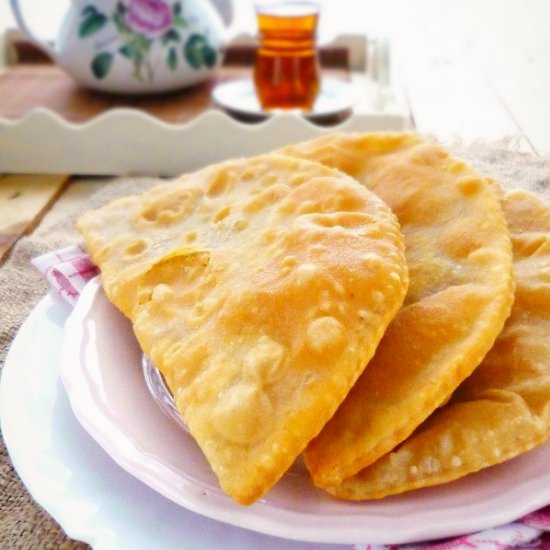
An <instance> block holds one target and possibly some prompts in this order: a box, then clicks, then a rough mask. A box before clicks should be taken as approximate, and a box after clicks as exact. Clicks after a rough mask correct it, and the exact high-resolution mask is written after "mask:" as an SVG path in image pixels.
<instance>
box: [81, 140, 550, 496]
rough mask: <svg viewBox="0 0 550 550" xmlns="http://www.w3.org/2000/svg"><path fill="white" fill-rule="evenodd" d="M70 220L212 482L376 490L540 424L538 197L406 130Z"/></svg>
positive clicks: (486, 458) (260, 163)
mask: <svg viewBox="0 0 550 550" xmlns="http://www.w3.org/2000/svg"><path fill="white" fill-rule="evenodd" d="M78 227H79V229H80V231H81V233H82V235H83V237H84V240H85V243H86V247H87V249H88V251H89V252H90V254H91V256H92V258H93V260H94V261H95V262H96V263H97V264H98V265H99V266H100V268H101V272H102V283H103V287H104V289H105V292H106V294H107V296H108V297H109V299H110V300H111V301H112V302H113V303H114V304H115V305H116V306H117V307H118V308H119V309H120V310H121V311H122V312H123V313H124V314H125V315H126V316H127V317H129V319H130V320H131V321H132V324H133V327H134V332H135V334H136V337H137V339H138V341H139V343H140V345H141V347H142V349H143V351H144V353H146V354H147V355H148V356H149V357H150V358H151V359H152V361H153V363H154V364H155V365H156V366H157V367H158V368H159V369H160V371H161V372H162V374H163V376H164V377H165V379H166V381H167V384H168V386H169V388H170V390H171V392H172V394H173V396H174V400H175V403H176V406H177V408H178V410H179V412H180V414H181V416H182V418H183V420H184V421H185V422H186V424H187V426H188V428H189V431H190V433H191V434H192V435H193V437H194V438H195V440H196V442H197V444H198V445H199V446H200V448H201V449H202V451H203V453H204V455H205V457H206V459H207V460H208V462H209V463H210V465H211V467H212V469H213V470H214V472H215V473H216V475H217V476H218V479H219V481H220V485H221V486H222V488H223V489H224V490H225V491H226V492H227V493H228V494H229V495H231V496H232V497H233V498H234V499H235V500H237V501H238V502H240V503H242V504H250V503H252V502H254V501H255V500H256V499H258V498H259V497H261V496H262V495H263V494H265V492H266V491H268V490H269V489H270V488H271V487H272V486H273V485H274V484H275V483H276V482H277V480H278V479H279V478H280V477H281V476H282V475H283V474H284V473H285V471H286V470H287V469H288V468H289V466H290V465H291V464H292V463H293V462H294V460H295V459H296V457H297V456H298V455H300V454H301V453H302V452H304V457H305V463H306V466H307V468H308V470H309V472H310V474H311V477H312V480H313V483H314V484H315V485H316V486H318V487H321V488H323V489H325V490H327V491H328V492H329V493H331V494H333V495H335V496H336V497H339V498H345V499H357V500H360V499H372V498H380V497H384V496H386V495H391V494H397V493H401V492H403V491H407V490H410V489H415V488H418V487H424V486H428V485H434V484H438V483H444V482H447V481H451V480H453V479H457V478H459V477H462V476H464V475H466V474H469V473H471V472H475V471H477V470H479V469H481V468H485V467H488V466H491V465H493V464H497V463H499V462H502V461H504V460H508V459H510V458H512V457H514V456H517V455H518V454H520V453H522V452H525V451H528V450H529V449H531V448H533V447H535V446H536V445H539V444H541V443H543V442H544V441H545V440H546V439H548V438H549V437H550V339H549V338H548V336H549V334H550V210H548V209H547V208H546V207H545V206H544V205H543V204H542V203H541V202H540V201H538V200H537V199H536V198H535V197H533V196H531V195H528V194H526V193H522V192H511V193H510V192H509V193H505V192H504V191H503V190H501V189H500V188H499V186H498V184H496V183H494V182H491V181H489V180H488V179H487V178H485V177H483V176H481V175H478V174H476V173H475V172H474V171H473V170H472V169H471V168H470V167H468V166H467V165H465V164H464V163H463V162H461V161H459V160H457V159H454V158H452V157H450V156H449V155H448V154H447V153H446V152H445V151H444V150H443V149H441V148H440V147H439V146H437V145H435V144H432V143H429V142H426V141H424V140H423V139H422V138H420V137H419V136H415V135H411V134H364V135H356V134H350V135H329V136H325V137H322V138H319V139H316V140H313V141H311V142H307V143H302V144H298V145H294V146H289V147H286V148H284V149H282V150H280V151H277V152H276V153H273V154H269V155H264V156H260V157H255V158H249V159H238V160H233V161H228V162H225V163H222V164H219V165H215V166H210V167H207V168H205V169H203V170H201V171H199V172H197V173H194V174H189V175H185V176H182V177H181V178H179V179H177V180H175V181H173V182H170V183H166V184H163V185H160V186H158V187H155V188H153V189H151V190H150V191H148V192H146V193H145V194H143V195H140V196H133V197H128V198H124V199H120V200H117V201H114V202H112V203H110V204H108V205H106V206H104V207H103V208H101V209H99V210H96V211H92V212H88V213H86V214H85V215H84V216H83V217H82V218H81V220H80V221H79V224H78Z"/></svg>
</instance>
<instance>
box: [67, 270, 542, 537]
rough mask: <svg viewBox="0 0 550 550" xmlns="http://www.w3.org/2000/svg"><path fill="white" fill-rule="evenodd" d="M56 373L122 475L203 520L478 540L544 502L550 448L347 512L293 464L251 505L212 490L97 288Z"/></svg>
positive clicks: (203, 466) (85, 297) (351, 506)
mask: <svg viewBox="0 0 550 550" xmlns="http://www.w3.org/2000/svg"><path fill="white" fill-rule="evenodd" d="M65 330H66V337H65V346H64V350H63V355H62V361H61V374H62V378H63V382H64V384H65V387H66V389H67V392H68V394H69V398H70V401H71V405H72V407H73V410H74V412H75V414H76V416H77V418H78V419H79V421H80V422H81V424H82V425H83V426H84V428H85V429H86V430H87V431H88V432H89V433H90V435H92V437H93V438H94V439H95V440H96V441H97V442H98V443H99V444H100V445H101V446H102V447H103V448H104V449H105V450H106V451H107V453H108V454H109V455H110V456H111V457H112V458H113V459H114V460H115V461H116V462H117V463H118V464H119V465H121V466H122V467H123V468H124V469H126V470H127V471H128V472H130V473H131V474H133V475H134V476H135V477H137V478H138V479H140V480H141V481H143V482H144V483H145V484H147V485H149V486H150V487H152V488H153V489H155V490H156V491H158V492H159V493H160V494H162V495H164V496H166V497H167V498H169V499H170V500H172V501H173V502H175V503H177V504H180V505H182V506H184V507H186V508H188V509H190V510H193V511H195V512H198V513H200V514H203V515H205V516H208V517H211V518H214V519H218V520H221V521H223V522H227V523H230V524H233V525H236V526H240V527H245V528H248V529H252V530H255V531H259V532H262V533H266V534H271V535H282V534H284V536H285V537H287V538H292V539H296V540H303V541H311V542H325V543H328V542H333V543H336V542H338V543H353V542H357V541H368V542H369V543H386V544H394V543H400V542H409V541H418V540H425V539H433V538H439V537H444V536H450V535H455V534H459V533H465V532H471V531H477V530H480V529H484V528H487V527H492V526H495V525H498V524H501V523H505V522H508V521H511V520H513V519H515V518H517V517H519V516H521V515H523V514H525V513H527V512H530V511H533V510H535V509H537V508H540V507H542V506H544V505H546V504H549V503H550V468H549V466H548V465H549V464H550V445H546V446H544V447H541V448H539V449H537V450H535V451H533V452H530V453H528V454H526V455H524V456H522V457H519V458H518V459H515V460H512V461H510V462H508V463H506V464H503V465H500V466H497V467H494V468H490V469H487V470H485V471H482V472H480V473H478V474H476V475H472V476H469V477H467V478H465V479H463V480H460V481H458V482H454V483H451V484H447V485H444V486H441V487H437V488H431V489H425V490H421V491H416V492H411V493H408V494H406V495H403V496H399V497H392V498H388V499H385V500H382V501H376V502H365V503H352V502H343V501H338V500H335V499H333V498H331V497H329V496H328V495H326V494H325V493H323V492H321V491H319V490H316V489H315V488H314V487H313V486H312V484H311V483H310V481H309V479H308V476H307V473H306V472H305V470H304V468H303V467H301V466H300V465H299V463H297V464H295V465H294V467H293V468H292V469H291V470H290V471H289V472H288V473H287V474H286V475H285V476H284V477H283V479H282V480H281V481H280V482H279V483H278V484H277V485H276V486H275V487H274V488H273V489H272V490H271V491H270V492H269V493H268V494H267V495H266V497H265V498H263V499H261V500H260V501H259V502H257V503H256V504H255V505H253V506H250V507H242V506H238V505H236V504H235V503H233V501H232V500H231V499H230V498H229V497H227V496H225V495H224V494H223V492H222V491H221V490H220V489H219V487H218V484H217V482H216V479H215V477H214V475H213V473H212V472H211V470H210V468H209V466H208V464H207V463H206V461H205V460H204V458H203V456H202V454H201V452H200V451H199V449H198V447H197V446H196V444H195V443H194V441H193V439H192V437H191V436H190V435H189V434H187V433H186V432H185V431H184V430H183V429H182V428H181V426H179V425H178V424H176V423H175V422H174V421H172V420H170V419H168V418H167V417H166V416H165V415H164V414H163V413H162V412H161V411H160V409H159V408H158V407H157V405H156V403H155V402H154V401H153V400H152V399H151V397H150V394H149V391H148V389H147V385H146V383H145V381H144V379H143V374H142V369H141V352H140V350H139V347H138V345H137V343H136V340H135V337H134V336H133V333H132V331H131V327H130V324H129V323H128V321H127V320H126V319H124V318H123V317H122V316H121V314H120V313H118V312H117V311H116V310H115V308H114V307H113V306H112V305H111V304H110V303H109V302H108V300H107V299H106V297H105V295H104V293H103V291H102V289H101V286H100V284H99V282H98V280H97V279H95V280H93V281H91V282H90V283H89V284H88V285H87V287H86V288H85V290H84V293H83V294H82V297H81V298H80V300H79V302H78V304H77V306H76V308H75V310H74V312H73V314H72V315H71V317H70V318H69V320H68V322H67V324H66V329H65Z"/></svg>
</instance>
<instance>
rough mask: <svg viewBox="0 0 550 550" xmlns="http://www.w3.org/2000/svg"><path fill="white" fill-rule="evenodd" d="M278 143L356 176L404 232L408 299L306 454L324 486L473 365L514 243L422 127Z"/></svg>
mask: <svg viewBox="0 0 550 550" xmlns="http://www.w3.org/2000/svg"><path fill="white" fill-rule="evenodd" d="M281 151H282V152H283V153H284V154H288V155H292V156H296V157H300V158H307V159H312V160H316V161H318V162H321V163H323V164H325V165H326V166H330V167H334V168H338V169H340V170H341V171H343V172H345V173H347V174H350V175H352V176H353V177H355V178H356V179H357V180H358V181H359V182H361V183H363V184H364V185H365V186H366V187H368V188H369V189H370V190H372V191H374V192H375V193H376V194H377V195H378V196H379V197H381V198H382V199H383V200H384V201H385V202H386V203H387V204H388V205H389V206H390V207H391V208H392V210H393V211H394V212H395V214H396V215H397V217H398V219H399V221H400V223H401V228H402V231H403V233H404V235H405V245H406V257H407V262H408V266H409V276H410V284H409V290H408V293H407V297H406V298H405V303H404V306H403V307H402V309H401V310H400V311H399V313H398V314H397V316H396V317H395V319H394V320H393V321H392V323H391V324H390V326H389V327H388V330H387V332H386V334H385V335H384V338H383V339H382V341H381V343H380V345H379V347H378V349H377V351H376V354H375V356H374V358H373V359H372V360H371V362H370V363H369V366H368V368H367V369H366V370H365V371H364V373H363V374H362V375H361V377H360V378H359V380H358V381H357V383H356V384H355V386H354V387H353V389H352V390H351V392H350V394H349V395H348V397H347V398H346V399H345V401H344V402H343V404H342V405H341V406H340V408H339V409H338V411H337V412H336V414H335V415H334V417H332V418H331V420H330V421H329V422H328V424H327V425H326V426H325V428H324V429H323V430H322V431H321V433H320V434H319V436H318V437H316V438H315V439H314V440H313V441H312V442H311V443H310V444H309V445H308V447H307V449H306V452H305V462H306V466H307V468H308V470H309V472H310V473H311V475H312V478H313V481H314V483H315V484H316V485H317V486H319V487H324V488H327V487H333V486H335V485H338V484H340V483H341V482H342V481H343V480H344V479H346V478H348V477H350V476H353V475H354V474H356V473H357V472H359V471H360V470H362V469H363V468H365V467H366V466H368V465H369V464H372V463H373V462H375V461H376V460H377V459H379V458H380V457H381V456H383V455H385V454H386V453H387V452H389V451H390V450H392V449H393V448H394V447H395V446H396V445H398V444H399V443H400V442H402V441H403V440H405V439H406V438H407V437H408V436H409V435H410V434H411V433H412V432H413V431H414V429H415V428H416V427H417V426H418V425H419V424H421V423H422V422H423V421H424V420H425V419H426V418H427V417H428V416H429V415H430V414H431V413H432V412H433V411H434V410H435V409H436V408H437V407H439V406H441V405H442V404H443V403H444V402H445V401H446V400H447V399H448V398H449V396H450V395H451V393H452V392H453V391H454V390H455V389H456V387H457V386H458V385H459V384H460V383H461V382H462V381H463V380H464V379H465V378H466V377H467V376H469V375H470V374H471V373H472V371H473V370H474V368H475V367H476V366H477V365H479V363H480V362H481V360H482V359H483V357H484V356H485V354H486V353H487V352H488V351H489V349H490V348H491V346H492V345H493V343H494V341H495V339H496V337H497V335H498V333H499V332H500V331H501V329H502V327H503V325H504V321H505V320H506V318H507V317H508V315H509V313H510V308H511V304H512V299H513V276H512V251H511V243H510V237H509V234H508V230H507V228H506V224H505V221H504V217H503V214H502V210H501V207H500V204H499V200H498V198H497V196H496V194H495V193H494V192H493V191H492V190H491V189H490V187H489V185H488V183H487V182H486V180H485V179H484V178H482V177H480V176H479V175H478V174H476V173H475V172H474V171H473V170H472V169H471V168H470V167H468V166H467V165H465V164H464V163H463V162H461V161H459V160H457V159H454V158H452V157H450V156H449V155H448V154H447V153H446V152H445V151H444V150H443V149H442V148H441V147H439V146H437V145H435V144H431V143H428V142H426V141H424V140H422V139H421V138H420V137H419V136H416V135H413V134H361V135H359V134H348V135H343V134H342V135H338V134H337V135H329V136H324V137H321V138H318V139H315V140H312V141H309V142H305V143H302V144H298V145H295V146H290V147H287V148H284V149H282V150H281Z"/></svg>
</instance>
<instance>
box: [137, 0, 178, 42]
mask: <svg viewBox="0 0 550 550" xmlns="http://www.w3.org/2000/svg"><path fill="white" fill-rule="evenodd" d="M126 24H127V25H128V26H129V27H130V28H131V29H132V30H133V31H135V32H138V33H141V34H144V35H145V36H147V37H148V38H156V37H157V36H160V35H161V34H163V33H164V32H165V31H167V30H168V29H169V28H170V27H171V26H172V10H171V8H170V5H169V4H167V3H166V2H164V1H163V0H130V1H129V3H128V11H127V13H126Z"/></svg>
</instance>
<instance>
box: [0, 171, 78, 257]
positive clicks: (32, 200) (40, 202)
mask: <svg viewBox="0 0 550 550" xmlns="http://www.w3.org/2000/svg"><path fill="white" fill-rule="evenodd" d="M67 181H68V178H67V176H52V175H49V176H27V175H11V176H3V177H1V178H0V265H1V264H2V262H3V260H4V259H5V257H6V254H7V253H8V251H9V250H10V248H11V247H12V246H13V244H14V243H15V242H16V241H17V240H18V239H19V238H20V237H21V235H23V234H25V233H28V232H30V231H32V229H33V228H34V227H35V226H36V225H37V224H38V223H39V222H40V220H41V218H42V216H43V215H44V213H45V212H47V211H48V210H49V207H50V206H51V205H52V204H53V203H54V202H55V200H56V198H57V197H58V196H59V195H60V193H61V192H62V191H63V189H64V188H65V186H66V185H67Z"/></svg>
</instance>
